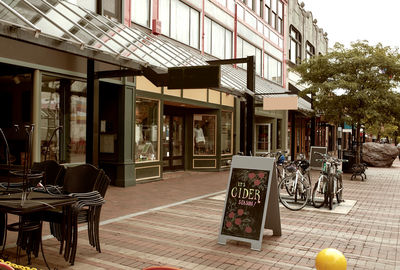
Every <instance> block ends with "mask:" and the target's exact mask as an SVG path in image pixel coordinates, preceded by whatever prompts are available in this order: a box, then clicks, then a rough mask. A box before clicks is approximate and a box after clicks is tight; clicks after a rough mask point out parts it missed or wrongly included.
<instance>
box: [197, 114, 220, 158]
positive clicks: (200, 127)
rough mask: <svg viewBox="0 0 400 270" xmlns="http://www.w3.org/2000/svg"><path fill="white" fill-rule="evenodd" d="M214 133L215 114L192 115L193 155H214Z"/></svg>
mask: <svg viewBox="0 0 400 270" xmlns="http://www.w3.org/2000/svg"><path fill="white" fill-rule="evenodd" d="M215 133H216V116H215V115H205V114H195V115H193V145H194V150H193V155H215V145H216V140H215V138H216V134H215Z"/></svg>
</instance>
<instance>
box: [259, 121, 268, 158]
mask: <svg viewBox="0 0 400 270" xmlns="http://www.w3.org/2000/svg"><path fill="white" fill-rule="evenodd" d="M270 131H271V126H270V124H257V125H256V140H257V141H256V153H267V152H270V143H271V138H270Z"/></svg>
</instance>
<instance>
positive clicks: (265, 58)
mask: <svg viewBox="0 0 400 270" xmlns="http://www.w3.org/2000/svg"><path fill="white" fill-rule="evenodd" d="M268 62H269V56H268V55H267V54H264V78H266V79H268Z"/></svg>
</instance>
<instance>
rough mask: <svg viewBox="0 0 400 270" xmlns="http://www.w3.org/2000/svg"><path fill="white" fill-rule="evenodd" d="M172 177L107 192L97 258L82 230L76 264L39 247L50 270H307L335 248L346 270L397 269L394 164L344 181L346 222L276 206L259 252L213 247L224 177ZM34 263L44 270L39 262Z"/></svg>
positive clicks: (398, 176)
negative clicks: (166, 268) (276, 228)
mask: <svg viewBox="0 0 400 270" xmlns="http://www.w3.org/2000/svg"><path fill="white" fill-rule="evenodd" d="M175 175H176V176H177V177H173V176H174V174H169V175H167V177H166V178H167V179H166V180H164V181H159V182H152V183H146V184H139V185H137V186H136V187H129V188H117V187H111V188H110V189H109V191H108V194H107V196H106V200H107V203H106V204H105V206H104V208H103V212H102V218H101V220H102V222H103V225H102V226H101V227H100V238H101V244H102V246H101V247H102V253H97V252H96V250H95V249H94V248H92V247H90V246H89V244H88V240H87V232H86V231H85V230H83V231H81V232H80V233H79V241H78V253H77V258H76V262H75V265H74V266H69V265H68V264H67V263H66V262H64V261H63V259H62V257H61V256H60V255H58V247H59V245H58V243H57V241H56V240H55V239H49V240H46V241H44V248H45V253H46V258H47V259H48V261H49V264H50V265H51V267H52V268H53V267H57V268H58V269H143V268H144V267H147V266H152V265H170V266H175V267H180V268H182V269H312V268H313V267H314V260H315V256H316V255H317V253H318V252H319V251H320V250H322V249H323V248H327V247H333V248H336V249H338V250H340V251H342V252H343V253H344V255H345V256H346V258H347V261H348V269H400V252H397V249H398V246H399V239H400V237H399V231H400V230H399V229H400V227H399V224H400V211H399V203H400V198H399V194H400V163H399V162H398V161H396V162H395V164H394V166H393V167H392V168H369V169H368V170H367V176H368V179H367V181H365V182H361V181H360V180H356V181H350V180H349V179H350V175H346V176H345V179H344V188H345V191H344V198H345V199H348V200H355V201H356V204H355V206H354V207H353V208H352V209H351V211H350V212H349V213H348V214H346V215H344V214H335V213H332V212H328V213H327V212H320V211H309V210H307V209H303V210H301V211H296V212H293V211H289V210H287V209H285V208H283V207H281V208H280V211H281V223H282V236H281V237H275V236H272V232H271V231H269V230H266V231H265V236H264V238H263V245H262V251H260V252H258V251H253V250H251V249H250V247H249V245H248V244H246V243H240V242H235V241H229V242H228V244H227V245H226V246H223V245H219V244H217V236H218V230H219V225H220V221H221V215H222V209H223V204H224V202H223V201H221V200H216V199H215V198H214V197H215V196H208V195H210V194H212V195H215V194H222V193H221V192H220V191H223V190H224V189H225V188H226V185H227V178H228V172H219V173H199V172H184V173H183V172H182V173H178V174H175ZM315 180H316V178H314V181H315ZM398 253H399V254H398ZM23 260H24V259H23ZM33 264H34V265H39V266H40V267H42V268H44V267H43V264H42V260H41V258H35V259H34V260H33ZM396 264H397V265H396ZM396 266H397V267H398V268H396Z"/></svg>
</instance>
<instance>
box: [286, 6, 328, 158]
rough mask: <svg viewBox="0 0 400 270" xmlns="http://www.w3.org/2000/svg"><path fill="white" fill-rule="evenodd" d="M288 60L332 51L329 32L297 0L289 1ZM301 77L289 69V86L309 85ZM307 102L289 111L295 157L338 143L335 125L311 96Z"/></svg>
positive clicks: (297, 89) (296, 90)
mask: <svg viewBox="0 0 400 270" xmlns="http://www.w3.org/2000/svg"><path fill="white" fill-rule="evenodd" d="M285 30H286V36H287V37H288V38H287V44H288V46H287V49H286V53H287V62H288V66H289V67H294V66H295V65H297V64H299V63H301V62H302V61H304V60H307V59H309V58H311V57H313V56H314V55H319V54H326V53H327V52H328V38H327V33H326V32H324V31H323V29H322V28H320V27H319V26H318V25H317V19H315V18H314V17H313V15H312V13H311V12H310V11H307V10H306V9H305V5H304V3H299V2H298V1H297V0H293V1H289V4H288V24H287V27H286V29H285ZM299 80H300V77H299V75H298V74H296V72H294V71H289V72H288V79H287V89H289V90H290V91H291V92H293V93H296V94H297V93H299V92H300V91H302V90H303V89H304V88H305V87H304V86H303V85H301V84H299V83H298V82H299ZM303 103H304V106H303V107H302V108H301V109H299V110H297V111H290V112H289V118H288V119H289V120H288V122H289V124H288V133H289V138H290V141H289V144H288V148H289V149H290V152H291V156H292V159H295V158H297V156H298V154H305V155H307V156H308V154H309V152H310V147H311V146H326V147H328V151H333V150H334V147H335V134H336V132H335V128H334V127H333V126H331V125H329V124H328V123H326V122H324V121H323V117H321V116H318V115H317V116H315V115H314V114H313V110H312V106H311V96H308V97H305V98H304V100H303Z"/></svg>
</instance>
